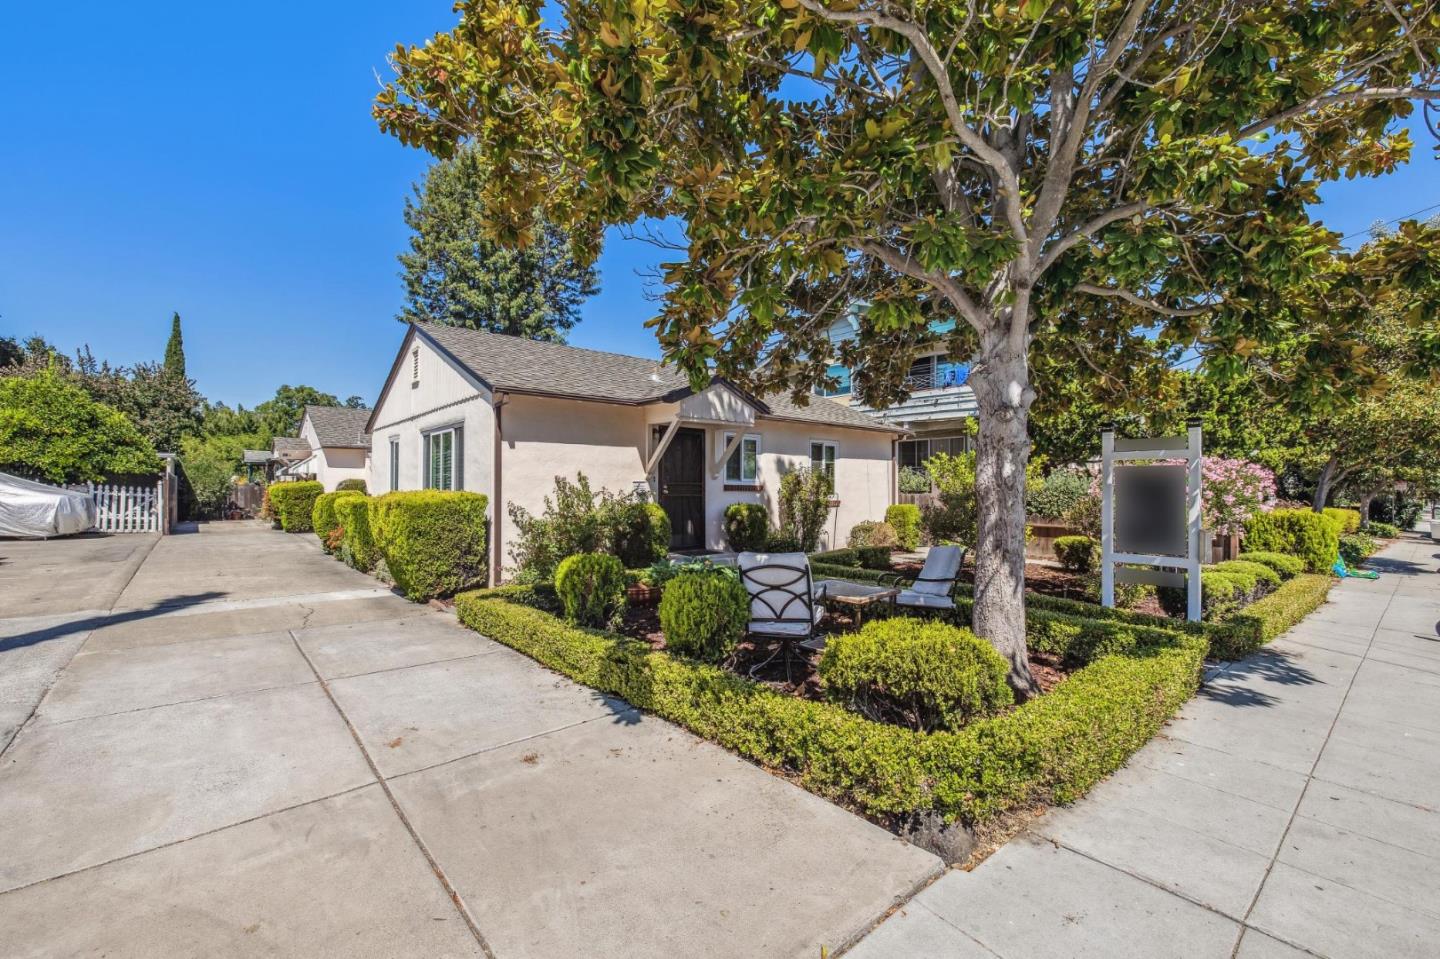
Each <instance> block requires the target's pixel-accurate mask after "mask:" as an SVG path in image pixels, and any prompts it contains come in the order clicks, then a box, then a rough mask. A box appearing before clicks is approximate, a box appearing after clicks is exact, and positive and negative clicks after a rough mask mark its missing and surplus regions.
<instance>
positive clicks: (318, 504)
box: [310, 490, 365, 553]
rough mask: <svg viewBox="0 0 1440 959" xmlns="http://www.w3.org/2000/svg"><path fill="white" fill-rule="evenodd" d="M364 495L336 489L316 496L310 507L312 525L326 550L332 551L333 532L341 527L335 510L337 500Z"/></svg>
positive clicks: (321, 545)
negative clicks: (313, 503)
mask: <svg viewBox="0 0 1440 959" xmlns="http://www.w3.org/2000/svg"><path fill="white" fill-rule="evenodd" d="M364 495H365V494H364V493H357V492H355V491H353V490H336V491H335V492H333V493H321V494H320V495H319V496H317V497H315V505H314V506H312V507H311V508H310V527H311V529H313V530H314V532H315V535H316V536H318V537H320V547H321V548H322V549H324V550H325V552H327V553H329V552H332V550H331V548H330V542H331V534H332V533H334V532H335V531H336V530H337V529H339V528H340V518H339V516H338V515H337V514H336V512H335V504H336V502H337V501H339V500H342V499H351V498H353V497H356V496H364Z"/></svg>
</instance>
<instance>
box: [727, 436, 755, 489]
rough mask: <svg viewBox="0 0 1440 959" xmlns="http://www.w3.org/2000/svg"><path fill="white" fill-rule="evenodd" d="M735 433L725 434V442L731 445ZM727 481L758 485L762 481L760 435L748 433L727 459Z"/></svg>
mask: <svg viewBox="0 0 1440 959" xmlns="http://www.w3.org/2000/svg"><path fill="white" fill-rule="evenodd" d="M734 438H735V434H734V433H726V434H724V443H725V445H726V446H729V445H730V441H731V440H733V439H734ZM725 482H727V483H746V484H750V485H756V484H758V483H759V482H760V437H759V436H757V435H755V434H754V433H746V434H745V438H744V439H742V440H741V441H740V445H738V446H736V447H735V452H733V453H731V454H730V458H729V459H728V460H726V461H725Z"/></svg>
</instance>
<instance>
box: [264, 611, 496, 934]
mask: <svg viewBox="0 0 1440 959" xmlns="http://www.w3.org/2000/svg"><path fill="white" fill-rule="evenodd" d="M289 633H290V641H291V642H293V643H294V644H295V649H296V650H297V651H298V652H299V653H300V655H301V656H302V657H304V659H305V662H306V663H307V664H308V665H309V666H310V671H311V672H312V673H314V674H315V679H316V681H318V682H319V684H320V688H321V689H322V690H324V692H325V697H326V698H327V699H329V700H330V705H331V707H333V708H334V710H335V712H336V713H337V714H338V715H339V716H340V721H341V722H343V723H344V724H345V728H346V729H347V730H348V731H349V732H350V738H351V739H353V740H354V741H355V748H356V749H358V750H360V755H361V756H363V757H364V758H365V764H366V765H367V766H369V767H370V772H371V774H373V775H374V776H375V781H376V783H378V784H379V786H380V789H381V790H382V791H383V792H384V793H385V798H386V800H388V801H389V803H390V808H391V809H393V810H395V816H396V818H398V819H399V820H400V824H401V825H402V826H404V827H405V831H406V832H408V833H409V834H410V840H411V841H412V842H413V843H415V848H416V849H418V850H420V855H422V856H424V857H425V862H426V863H427V864H428V865H429V866H430V872H431V874H432V875H433V876H434V877H435V879H436V881H437V882H439V883H440V887H441V888H442V889H443V890H444V891H445V894H446V895H447V896H449V898H450V903H451V905H453V906H454V907H455V911H456V912H457V913H459V914H460V918H461V919H463V920H465V925H466V926H467V927H469V929H470V934H471V935H472V936H474V937H475V941H476V942H477V943H478V944H479V946H480V950H481V951H482V952H484V953H485V955H486V956H487V957H488V959H496V957H495V951H494V950H493V949H491V948H490V943H489V942H488V941H487V940H486V939H485V934H484V933H483V932H481V931H480V926H479V924H478V923H477V922H476V920H475V917H474V916H472V915H471V914H470V909H469V907H467V906H466V905H465V900H464V898H463V897H462V896H461V895H460V891H459V890H458V889H456V888H455V885H454V883H452V882H451V881H450V877H449V876H447V875H446V874H445V870H444V869H443V868H442V867H441V866H440V862H439V860H437V859H436V858H435V856H434V854H432V853H431V852H430V848H429V847H428V846H426V845H425V840H423V839H422V838H420V833H419V832H418V831H417V830H416V829H415V825H414V823H412V822H411V821H410V817H409V816H407V815H406V814H405V810H404V808H403V807H402V806H401V805H400V801H399V800H398V799H397V798H396V797H395V793H394V792H393V791H391V789H390V783H389V781H388V780H387V779H386V778H385V776H384V775H383V774H381V772H380V768H379V767H378V766H376V765H375V760H374V758H373V757H371V755H370V751H369V750H368V749H366V748H365V741H364V740H363V739H361V738H360V731H359V730H358V729H356V728H355V724H354V723H352V722H351V721H350V717H349V716H347V715H346V714H345V710H344V709H342V708H341V706H340V703H339V701H338V700H337V699H336V698H335V694H334V693H333V692H331V691H330V684H329V683H328V682H327V681H326V680H325V679H324V677H322V676H321V675H320V671H319V670H317V669H316V668H315V664H314V663H313V662H311V661H310V657H309V656H307V655H306V654H305V650H304V648H303V647H302V646H301V645H300V640H299V639H298V638H297V637H296V636H295V630H293V629H292V630H289Z"/></svg>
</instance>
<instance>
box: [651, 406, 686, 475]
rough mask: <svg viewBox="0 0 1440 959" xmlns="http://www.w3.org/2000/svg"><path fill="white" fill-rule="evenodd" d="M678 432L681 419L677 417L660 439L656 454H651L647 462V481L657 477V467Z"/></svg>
mask: <svg viewBox="0 0 1440 959" xmlns="http://www.w3.org/2000/svg"><path fill="white" fill-rule="evenodd" d="M678 432H680V417H678V416H677V417H675V419H674V420H672V421H671V422H670V425H669V426H667V427H666V428H665V433H664V435H663V436H661V437H660V445H659V446H657V447H655V452H653V453H651V454H650V458H649V459H648V460H646V461H645V478H646V479H647V480H648V479H649V478H650V477H652V476H654V475H655V467H657V466H659V465H660V458H661V457H663V456H664V455H665V451H666V450H668V449H669V448H670V443H671V441H673V440H674V439H675V434H676V433H678Z"/></svg>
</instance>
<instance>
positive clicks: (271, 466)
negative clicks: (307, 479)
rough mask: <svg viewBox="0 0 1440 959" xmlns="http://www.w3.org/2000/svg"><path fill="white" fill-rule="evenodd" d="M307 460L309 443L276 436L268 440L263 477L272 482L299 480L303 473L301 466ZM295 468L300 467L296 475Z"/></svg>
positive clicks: (295, 438) (298, 438) (306, 462)
mask: <svg viewBox="0 0 1440 959" xmlns="http://www.w3.org/2000/svg"><path fill="white" fill-rule="evenodd" d="M309 460H310V444H309V443H307V442H305V441H304V440H302V439H301V438H300V437H298V436H276V437H274V438H273V439H271V440H270V459H269V462H267V463H266V464H265V477H266V479H269V480H271V481H272V482H273V481H274V480H277V479H282V480H283V479H293V478H299V477H300V476H302V475H303V474H304V471H305V467H304V466H302V464H308V462H309ZM296 467H300V471H299V472H298V473H297V472H296Z"/></svg>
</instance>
